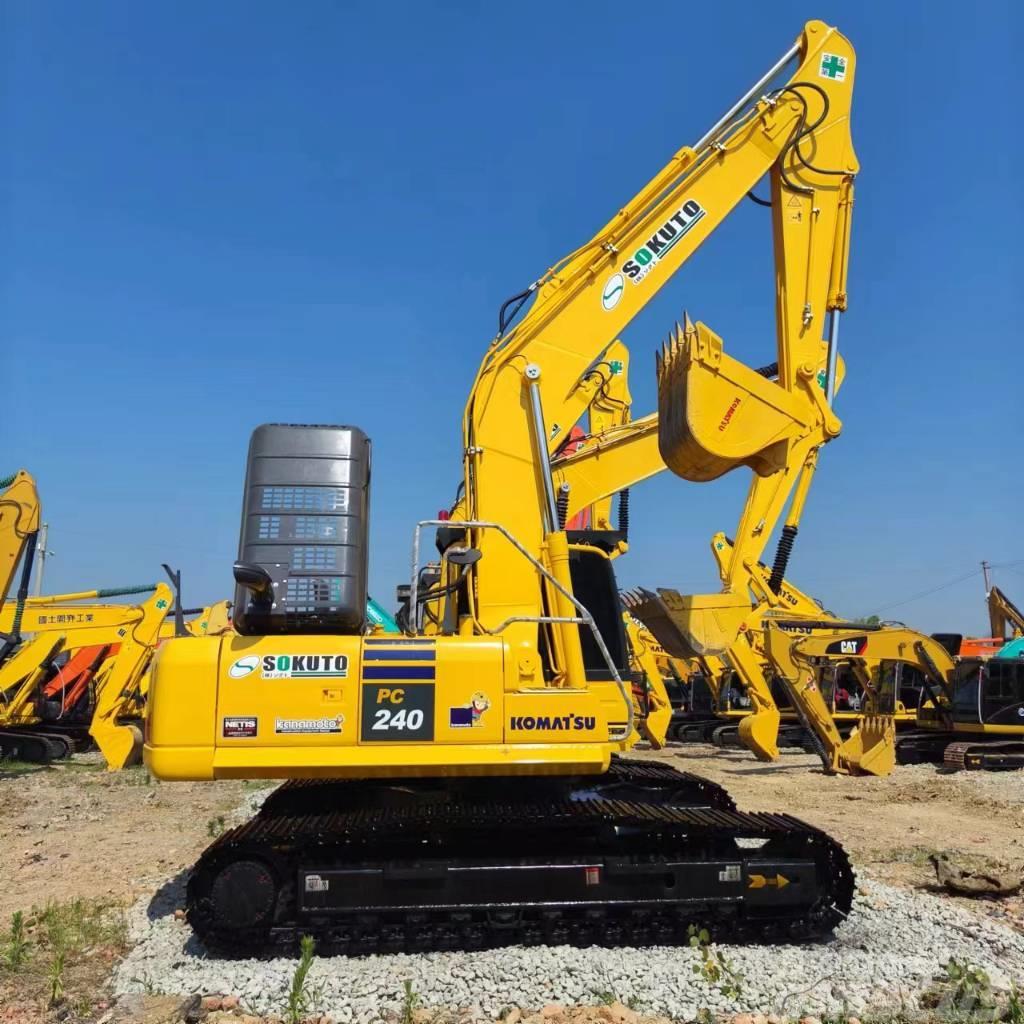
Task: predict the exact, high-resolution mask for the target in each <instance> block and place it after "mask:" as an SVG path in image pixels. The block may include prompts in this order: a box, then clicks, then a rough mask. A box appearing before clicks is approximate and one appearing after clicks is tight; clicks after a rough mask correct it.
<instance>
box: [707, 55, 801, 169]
mask: <svg viewBox="0 0 1024 1024" xmlns="http://www.w3.org/2000/svg"><path fill="white" fill-rule="evenodd" d="M799 54H800V44H799V43H794V44H793V45H792V46H791V47H790V48H789V49H788V50H787V51H786V52H785V53H784V54H783V55H782V56H781V57H780V58H779V59H778V60H777V61H776V62H775V64H773V65H772V67H771V69H770V70H769V71H768V72H767V73H766V74H764V75H762V76H761V78H759V79H758V80H757V82H755V83H754V85H752V86H751V87H750V90H749V91H748V92H745V93H744V94H743V95H742V96H741V97H740V98H739V99H738V100H737V101H736V102H735V103H734V104H733V105H732V106H731V107H730V108H729V109H728V110H727V111H726V112H725V113H724V114H723V115H722V117H721V118H720V119H719V120H718V121H716V122H715V124H714V125H713V126H712V128H711V129H710V131H708V133H707V134H706V135H705V136H704V137H703V138H702V139H701V140H700V141H699V142H698V143H697V145H696V146H694V147H693V148H694V149H695V150H696V151H697V152H700V150H702V149H703V148H704V147H705V146H706V145H707V144H708V143H709V142H713V141H714V139H715V136H716V135H718V133H719V132H720V131H721V130H722V129H723V128H725V126H726V125H728V124H729V123H730V122H731V121H732V119H733V118H734V117H736V115H737V114H739V113H740V112H741V111H743V110H745V109H746V108H747V107H748V106H750V104H751V103H752V102H753V101H754V100H755V99H757V98H758V97H759V96H760V94H761V92H762V90H763V89H764V87H765V86H766V85H767V84H768V83H769V82H770V81H771V80H772V79H773V78H774V77H775V76H776V75H777V74H778V73H779V72H780V71H781V70H782V69H783V68H784V67H785V66H786V65H787V64H788V63H789V62H790V61H791V60H793V59H794V58H795V57H797V56H799Z"/></svg>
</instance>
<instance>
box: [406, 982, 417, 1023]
mask: <svg viewBox="0 0 1024 1024" xmlns="http://www.w3.org/2000/svg"><path fill="white" fill-rule="evenodd" d="M402 988H403V989H404V990H405V992H404V995H403V996H402V1024H412V1018H413V1014H414V1013H415V1012H416V1008H417V1007H418V1006H419V1005H420V997H419V993H418V992H416V990H415V989H414V988H413V987H412V982H411V981H410V980H409V979H408V978H406V979H405V981H403V982H402Z"/></svg>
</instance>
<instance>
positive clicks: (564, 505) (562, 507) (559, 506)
mask: <svg viewBox="0 0 1024 1024" xmlns="http://www.w3.org/2000/svg"><path fill="white" fill-rule="evenodd" d="M555 510H556V511H557V513H558V528H559V530H564V529H565V521H566V520H567V519H568V518H569V489H568V488H565V489H564V490H562V489H561V488H560V489H559V491H558V497H557V498H556V499H555Z"/></svg>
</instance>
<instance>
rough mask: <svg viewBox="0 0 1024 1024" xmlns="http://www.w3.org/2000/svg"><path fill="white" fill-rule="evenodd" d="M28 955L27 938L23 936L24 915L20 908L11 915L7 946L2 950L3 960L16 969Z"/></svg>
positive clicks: (13, 969)
mask: <svg viewBox="0 0 1024 1024" xmlns="http://www.w3.org/2000/svg"><path fill="white" fill-rule="evenodd" d="M27 956H28V939H27V938H25V916H24V914H22V912H21V911H20V910H17V911H15V912H14V914H13V916H12V917H11V930H10V932H9V933H8V935H7V948H6V949H5V950H4V962H5V963H6V964H7V966H8V967H9V968H10V969H11V970H12V971H16V970H17V969H18V968H19V967H21V965H22V964H23V963H24V962H25V958H26V957H27Z"/></svg>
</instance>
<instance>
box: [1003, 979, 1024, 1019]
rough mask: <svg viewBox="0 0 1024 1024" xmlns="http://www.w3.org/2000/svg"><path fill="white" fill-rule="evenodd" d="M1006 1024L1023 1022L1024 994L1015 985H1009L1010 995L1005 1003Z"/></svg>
mask: <svg viewBox="0 0 1024 1024" xmlns="http://www.w3.org/2000/svg"><path fill="white" fill-rule="evenodd" d="M1006 1021H1007V1024H1024V996H1022V995H1021V991H1020V989H1019V988H1017V986H1016V985H1011V986H1010V997H1009V999H1008V1000H1007V1003H1006Z"/></svg>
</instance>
